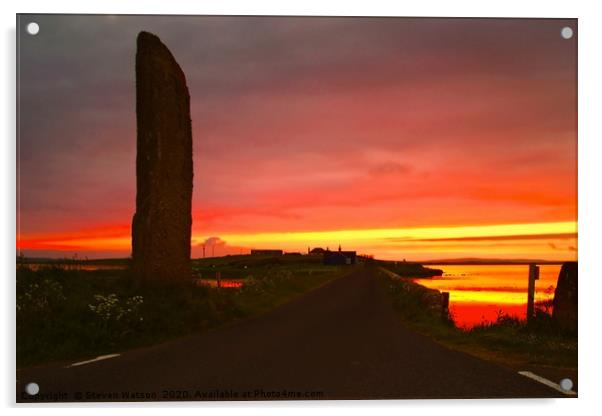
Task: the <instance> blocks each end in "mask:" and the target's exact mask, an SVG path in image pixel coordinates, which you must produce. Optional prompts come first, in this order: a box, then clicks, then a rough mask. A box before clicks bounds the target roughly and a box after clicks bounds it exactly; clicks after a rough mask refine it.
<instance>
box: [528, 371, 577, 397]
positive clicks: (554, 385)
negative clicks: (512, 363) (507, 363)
mask: <svg viewBox="0 0 602 416" xmlns="http://www.w3.org/2000/svg"><path fill="white" fill-rule="evenodd" d="M518 374H520V375H521V376H525V377H529V378H530V379H532V380H535V381H537V382H540V383H541V384H545V385H546V386H548V387H551V388H553V389H554V390H557V391H559V392H561V393H563V394H566V395H567V396H576V395H577V393H576V392H575V391H574V390H564V389H563V388H562V387H560V384H557V383H554V382H553V381H550V380H548V379H547V378H543V377H541V376H538V375H537V374H534V373H532V372H530V371H519V372H518Z"/></svg>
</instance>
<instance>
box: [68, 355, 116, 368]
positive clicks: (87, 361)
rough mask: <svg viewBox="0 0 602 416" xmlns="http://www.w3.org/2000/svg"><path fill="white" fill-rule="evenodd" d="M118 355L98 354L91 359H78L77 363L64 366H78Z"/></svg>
mask: <svg viewBox="0 0 602 416" xmlns="http://www.w3.org/2000/svg"><path fill="white" fill-rule="evenodd" d="M120 355H121V354H108V355H100V356H98V357H96V358H93V359H91V360H86V361H80V362H78V363H73V364H70V365H68V366H66V367H65V368H70V367H77V366H80V365H86V364H90V363H94V362H96V361H102V360H108V359H109V358H115V357H119V356H120Z"/></svg>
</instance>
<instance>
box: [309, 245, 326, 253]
mask: <svg viewBox="0 0 602 416" xmlns="http://www.w3.org/2000/svg"><path fill="white" fill-rule="evenodd" d="M325 251H326V250H324V249H323V248H322V247H315V248H312V249H311V250H310V251H309V254H324V252H325Z"/></svg>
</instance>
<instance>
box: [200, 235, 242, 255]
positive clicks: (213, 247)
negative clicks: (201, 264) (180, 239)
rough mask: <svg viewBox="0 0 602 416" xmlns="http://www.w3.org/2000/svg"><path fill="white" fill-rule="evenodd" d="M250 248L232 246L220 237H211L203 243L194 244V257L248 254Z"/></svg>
mask: <svg viewBox="0 0 602 416" xmlns="http://www.w3.org/2000/svg"><path fill="white" fill-rule="evenodd" d="M249 251H250V250H249V249H248V248H245V247H240V246H230V245H228V243H226V241H224V240H222V239H221V238H220V237H209V238H207V239H205V241H203V242H202V243H199V244H196V245H193V247H192V256H193V257H220V256H227V255H236V254H248V253H249Z"/></svg>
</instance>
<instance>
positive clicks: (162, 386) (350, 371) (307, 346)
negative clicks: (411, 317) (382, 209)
mask: <svg viewBox="0 0 602 416" xmlns="http://www.w3.org/2000/svg"><path fill="white" fill-rule="evenodd" d="M69 364H70V363H62V364H55V365H50V366H44V367H38V368H30V369H24V370H21V371H18V372H17V379H18V381H17V401H21V402H24V401H25V402H29V401H32V400H36V398H37V399H38V400H39V399H43V400H45V401H52V400H54V399H57V398H58V399H59V400H61V401H79V400H81V401H90V400H92V401H106V400H113V401H129V400H215V399H218V398H221V399H234V400H249V399H250V400H271V399H418V398H430V399H434V398H511V397H563V395H562V394H561V393H559V392H557V391H555V390H553V389H551V388H548V387H546V386H544V385H542V384H540V383H537V382H535V381H532V380H530V379H528V378H526V377H523V376H520V375H518V374H516V373H515V372H514V371H511V370H509V369H506V368H502V367H499V366H497V365H495V364H492V363H490V362H486V361H483V360H480V359H477V358H474V357H471V356H469V355H466V354H463V353H460V352H457V351H452V350H449V349H447V348H445V347H442V346H440V345H438V344H436V343H434V342H433V341H431V340H429V339H428V338H426V337H423V336H421V335H418V334H416V333H414V332H412V331H410V330H408V329H406V328H404V327H403V326H402V325H401V324H400V322H399V320H398V318H397V317H396V315H395V312H394V310H393V308H392V306H391V303H390V299H388V298H387V294H386V293H385V292H384V290H383V288H382V287H381V286H380V285H379V284H378V282H377V281H376V279H375V278H374V271H373V270H372V269H370V268H360V269H358V270H357V271H355V272H353V273H352V274H350V275H349V276H347V277H344V278H341V279H338V280H335V281H333V282H331V283H329V284H327V285H326V286H323V287H322V288H320V289H317V290H315V291H313V292H310V293H308V294H305V295H304V296H301V297H299V298H297V299H296V300H294V301H292V302H290V303H288V304H286V305H283V306H281V307H279V308H277V309H275V310H273V311H271V312H270V313H268V314H265V315H262V316H260V317H257V318H254V319H250V320H247V321H244V322H240V323H237V324H235V325H233V326H230V327H226V328H222V329H219V330H215V331H211V332H208V333H204V334H201V335H195V336H189V337H185V338H181V339H178V340H175V341H170V342H167V343H164V344H160V345H157V346H153V347H148V348H141V349H137V350H132V351H126V352H123V353H122V354H121V355H120V356H118V357H115V358H110V359H106V360H102V361H96V362H92V363H88V364H84V365H79V366H75V367H68V368H67V367H66V366H67V365H69ZM29 382H36V383H38V384H39V386H40V393H39V394H38V395H37V396H29V395H27V394H25V393H22V392H23V391H24V388H25V385H26V384H27V383H29Z"/></svg>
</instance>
